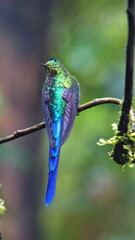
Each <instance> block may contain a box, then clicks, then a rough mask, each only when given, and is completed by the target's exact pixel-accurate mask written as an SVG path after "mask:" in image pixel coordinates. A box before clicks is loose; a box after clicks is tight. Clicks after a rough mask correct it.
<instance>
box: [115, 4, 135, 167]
mask: <svg viewBox="0 0 135 240" xmlns="http://www.w3.org/2000/svg"><path fill="white" fill-rule="evenodd" d="M127 16H128V39H127V47H126V73H125V93H124V101H123V106H122V111H121V116H120V121H119V124H118V136H124V135H125V134H127V132H128V127H129V122H130V109H131V106H132V98H133V68H134V42H135V0H128V7H127ZM124 145H125V142H124V140H122V141H119V142H118V143H117V144H116V145H115V147H114V153H113V154H114V156H113V158H114V161H116V162H117V163H119V164H122V165H123V164H125V163H126V162H127V161H128V160H127V159H126V158H125V156H126V152H127V150H126V149H125V148H124Z"/></svg>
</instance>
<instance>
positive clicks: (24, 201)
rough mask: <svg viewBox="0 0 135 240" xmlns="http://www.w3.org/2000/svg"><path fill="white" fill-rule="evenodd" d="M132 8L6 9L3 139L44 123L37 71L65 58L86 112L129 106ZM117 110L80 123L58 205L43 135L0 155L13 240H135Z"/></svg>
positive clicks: (41, 0) (58, 2) (6, 230)
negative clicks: (120, 160)
mask: <svg viewBox="0 0 135 240" xmlns="http://www.w3.org/2000/svg"><path fill="white" fill-rule="evenodd" d="M125 10H126V1H123V0H113V1H108V0H96V1H92V0H83V1H81V0H74V1H71V0H65V1H63V0H34V1H32V0H27V1H26V0H23V1H18V0H12V1H11V0H1V1H0V135H1V136H6V135H9V134H11V133H12V132H14V131H15V130H17V129H22V128H25V127H29V126H31V125H32V124H36V123H38V122H41V121H43V114H42V107H41V92H42V85H43V83H44V77H45V74H44V71H43V69H42V68H41V66H40V63H42V62H46V61H47V60H48V59H50V58H54V57H55V58H58V59H59V60H61V61H62V62H63V64H64V65H65V66H66V67H67V69H68V70H69V72H70V73H71V74H72V75H74V76H76V78H77V79H78V81H79V82H80V86H81V100H80V103H85V102H87V101H90V100H93V99H94V98H99V97H109V96H110V97H117V98H122V97H123V90H124V71H125V46H126V39H127V19H126V11H125ZM119 110H120V109H119V107H118V106H115V105H111V104H110V105H102V106H97V107H95V108H92V109H89V110H86V111H84V112H81V113H80V114H79V116H77V117H76V121H75V125H74V128H73V131H72V133H71V136H70V137H69V139H68V140H67V142H66V143H65V145H64V146H63V147H62V151H61V157H60V166H59V175H58V181H57V192H56V197H55V200H54V202H53V203H52V205H51V206H50V207H48V208H46V207H45V206H44V204H43V202H44V193H45V189H46V184H47V161H48V159H47V158H48V140H47V136H46V131H45V129H43V130H41V131H39V132H36V133H33V134H30V135H27V136H25V137H23V138H20V139H18V140H15V141H11V142H9V143H5V144H3V145H1V146H0V182H1V183H2V189H1V192H0V198H3V199H4V200H5V203H6V207H7V211H6V214H5V216H4V217H2V219H1V223H2V229H3V234H4V239H6V240H18V239H19V240H24V239H25V240H33V239H38V240H43V239H44V240H63V239H64V240H78V239H83V240H89V239H93V240H134V238H135V207H134V206H135V204H134V202H135V170H134V169H128V168H126V169H125V171H122V169H121V167H120V166H119V165H117V164H116V163H115V162H113V161H112V160H110V159H109V156H108V154H107V152H109V151H111V147H110V146H104V147H100V146H98V145H97V144H96V143H97V142H98V140H99V138H104V139H107V138H109V137H111V136H113V131H112V128H111V124H112V123H114V122H117V120H118V117H119Z"/></svg>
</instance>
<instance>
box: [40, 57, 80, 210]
mask: <svg viewBox="0 0 135 240" xmlns="http://www.w3.org/2000/svg"><path fill="white" fill-rule="evenodd" d="M42 66H44V68H45V72H46V78H45V84H44V86H43V90H42V105H43V113H44V117H45V123H46V129H47V135H48V140H49V157H48V165H49V166H48V185H47V190H46V196H45V205H46V206H49V205H50V204H51V202H52V201H53V199H54V196H55V192H56V180H57V173H58V165H59V157H60V151H61V146H62V145H63V144H64V143H65V141H66V140H67V138H68V137H69V135H70V132H71V129H72V127H73V124H74V120H75V117H76V114H77V109H78V104H79V99H80V87H79V83H78V81H77V80H76V78H75V77H73V76H71V75H70V73H69V72H68V71H67V69H66V68H65V67H64V65H63V64H62V63H61V62H60V61H59V60H58V59H55V58H53V59H50V60H49V61H47V62H46V63H43V64H42Z"/></svg>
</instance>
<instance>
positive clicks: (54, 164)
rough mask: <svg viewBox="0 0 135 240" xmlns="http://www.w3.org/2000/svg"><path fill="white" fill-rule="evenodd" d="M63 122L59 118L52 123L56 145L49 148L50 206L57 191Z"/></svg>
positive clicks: (47, 198) (48, 202)
mask: <svg viewBox="0 0 135 240" xmlns="http://www.w3.org/2000/svg"><path fill="white" fill-rule="evenodd" d="M62 124H63V119H62V118H59V119H58V120H57V121H54V122H53V123H52V132H53V136H54V139H55V146H54V147H52V146H50V148H49V173H48V185H47V191H46V196H45V204H46V205H47V206H49V205H50V204H51V202H52V201H53V199H54V196H55V191H56V180H57V173H58V164H59V156H60V148H61V135H62Z"/></svg>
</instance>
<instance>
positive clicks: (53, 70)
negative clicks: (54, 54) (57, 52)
mask: <svg viewBox="0 0 135 240" xmlns="http://www.w3.org/2000/svg"><path fill="white" fill-rule="evenodd" d="M41 65H42V66H43V67H44V68H45V71H46V74H47V75H49V76H55V75H57V74H61V73H63V72H66V73H68V72H67V70H66V68H65V67H64V65H63V64H62V63H61V62H60V61H59V60H58V59H56V58H53V59H50V60H49V61H47V62H46V63H43V64H41Z"/></svg>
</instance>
